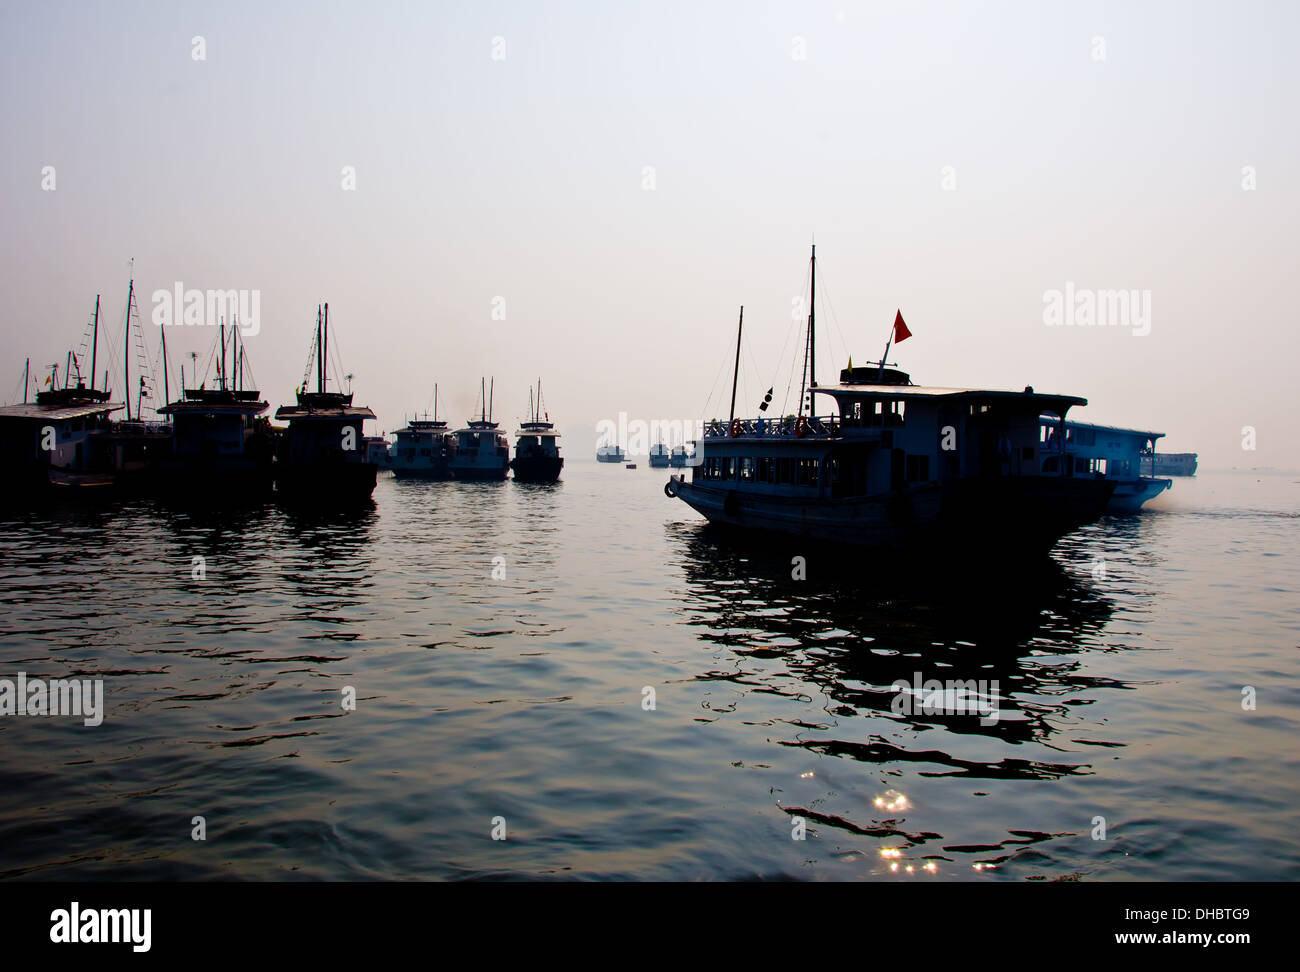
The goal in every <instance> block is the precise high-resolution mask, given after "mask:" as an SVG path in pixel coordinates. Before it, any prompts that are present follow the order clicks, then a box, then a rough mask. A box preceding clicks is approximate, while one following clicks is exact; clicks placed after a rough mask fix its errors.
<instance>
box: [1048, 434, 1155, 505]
mask: <svg viewBox="0 0 1300 972" xmlns="http://www.w3.org/2000/svg"><path fill="white" fill-rule="evenodd" d="M1040 424H1041V427H1042V434H1041V439H1042V450H1043V472H1045V473H1054V472H1060V471H1061V468H1062V466H1065V467H1066V469H1067V471H1068V473H1069V475H1072V476H1096V477H1099V478H1103V479H1108V480H1114V481H1115V492H1113V493H1112V494H1111V497H1110V500H1109V501H1108V502H1107V503H1106V512H1107V513H1136V512H1137V511H1138V510H1139V509H1141V508H1142V504H1143V503H1145V502H1146V501H1147V500H1149V499H1151V498H1152V497H1154V496H1157V495H1159V494H1160V493H1161V492H1163V491H1164V490H1166V489H1168V488H1169V487H1170V486H1171V485H1173V484H1172V482H1171V481H1170V480H1168V479H1157V478H1154V477H1151V476H1144V475H1142V474H1141V464H1142V459H1143V457H1149V456H1150V454H1151V452H1152V450H1153V449H1154V448H1155V442H1156V439H1159V438H1162V437H1163V436H1164V433H1163V432H1142V431H1139V430H1138V429H1120V428H1116V427H1114V426H1110V425H1090V424H1088V423H1085V422H1066V423H1065V439H1064V440H1062V439H1061V438H1060V421H1059V419H1057V418H1056V416H1053V415H1044V416H1041V419H1040Z"/></svg>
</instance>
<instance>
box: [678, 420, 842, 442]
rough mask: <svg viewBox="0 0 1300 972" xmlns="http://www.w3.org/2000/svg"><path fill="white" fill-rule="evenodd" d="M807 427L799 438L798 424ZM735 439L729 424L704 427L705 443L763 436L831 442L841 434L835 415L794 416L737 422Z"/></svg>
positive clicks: (706, 425) (716, 423)
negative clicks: (706, 441) (817, 439)
mask: <svg viewBox="0 0 1300 972" xmlns="http://www.w3.org/2000/svg"><path fill="white" fill-rule="evenodd" d="M801 422H802V423H804V424H806V431H805V432H804V434H803V435H802V436H801V435H799V427H800V423H801ZM735 426H736V436H733V435H732V434H731V429H732V423H729V422H726V421H723V420H721V419H715V420H714V421H712V422H708V423H706V424H705V426H704V437H705V438H706V439H728V438H735V437H738V436H763V437H765V438H766V437H770V438H804V437H805V436H811V437H815V438H830V437H832V436H836V435H839V434H840V428H841V423H840V418H839V416H838V415H822V416H815V415H806V416H804V417H803V418H802V419H799V418H797V417H796V416H793V415H786V416H784V417H781V418H772V419H766V418H757V419H736V420H735Z"/></svg>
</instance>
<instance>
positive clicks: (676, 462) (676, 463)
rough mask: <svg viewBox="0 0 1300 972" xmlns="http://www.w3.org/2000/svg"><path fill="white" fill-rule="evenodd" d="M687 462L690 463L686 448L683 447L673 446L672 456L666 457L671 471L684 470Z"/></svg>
mask: <svg viewBox="0 0 1300 972" xmlns="http://www.w3.org/2000/svg"><path fill="white" fill-rule="evenodd" d="M689 461H690V456H689V455H688V454H687V452H686V446H684V445H675V446H673V451H672V455H670V456H669V457H668V465H669V466H671V467H672V468H673V469H683V468H685V466H686V464H687V462H689Z"/></svg>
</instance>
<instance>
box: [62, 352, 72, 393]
mask: <svg viewBox="0 0 1300 972" xmlns="http://www.w3.org/2000/svg"><path fill="white" fill-rule="evenodd" d="M71 383H72V352H71V351H69V352H68V359H67V361H65V362H64V364H63V387H64V388H67V387H68V385H70V384H71Z"/></svg>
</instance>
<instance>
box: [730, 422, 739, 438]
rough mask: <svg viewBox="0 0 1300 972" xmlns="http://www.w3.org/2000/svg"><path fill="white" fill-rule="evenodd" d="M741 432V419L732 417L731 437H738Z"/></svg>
mask: <svg viewBox="0 0 1300 972" xmlns="http://www.w3.org/2000/svg"><path fill="white" fill-rule="evenodd" d="M740 432H741V428H740V419H732V420H731V437H732V438H733V439H734V438H736V437H737V436H738V435H740Z"/></svg>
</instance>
